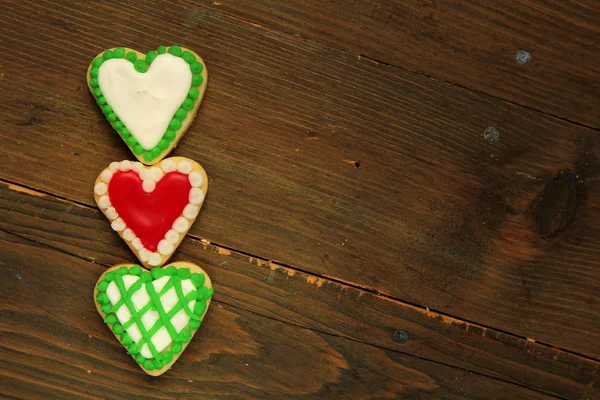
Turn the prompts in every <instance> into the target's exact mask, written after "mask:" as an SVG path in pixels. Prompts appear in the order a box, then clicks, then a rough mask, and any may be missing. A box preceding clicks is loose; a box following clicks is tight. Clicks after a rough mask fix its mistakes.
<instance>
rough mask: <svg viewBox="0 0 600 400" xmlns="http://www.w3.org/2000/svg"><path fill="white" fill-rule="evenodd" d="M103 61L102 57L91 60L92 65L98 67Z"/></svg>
mask: <svg viewBox="0 0 600 400" xmlns="http://www.w3.org/2000/svg"><path fill="white" fill-rule="evenodd" d="M103 62H104V58H102V57H98V58H96V59H95V60H94V61H92V67H96V68H98V67H100V66H101V65H102V63H103Z"/></svg>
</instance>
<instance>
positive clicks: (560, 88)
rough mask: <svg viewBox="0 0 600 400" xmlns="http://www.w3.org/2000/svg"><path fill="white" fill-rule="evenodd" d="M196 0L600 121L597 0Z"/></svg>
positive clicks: (519, 100)
mask: <svg viewBox="0 0 600 400" xmlns="http://www.w3.org/2000/svg"><path fill="white" fill-rule="evenodd" d="M190 1H191V2H192V3H195V4H198V5H201V6H203V7H207V8H209V9H212V10H216V11H219V12H223V13H226V14H229V15H233V16H235V17H238V18H243V19H244V20H248V21H252V22H253V23H256V24H260V25H263V26H265V27H268V28H275V29H278V30H281V31H284V32H287V33H290V34H293V35H297V36H301V37H303V38H308V39H311V40H316V41H319V42H323V43H326V44H328V45H330V46H334V47H336V48H340V49H344V50H345V51H348V52H351V53H354V54H359V55H361V56H366V57H370V58H372V59H376V60H378V61H380V62H385V63H389V64H393V65H397V66H399V67H402V68H404V69H408V70H411V71H415V72H418V73H420V74H424V75H427V76H430V77H432V78H435V79H441V80H444V81H446V82H450V83H454V84H458V85H461V86H464V87H467V88H470V89H473V90H477V91H480V92H484V93H488V94H491V95H493V96H496V97H500V98H503V99H507V100H509V101H511V102H514V103H517V104H522V105H525V106H527V107H531V108H534V109H537V110H541V111H544V112H547V113H550V114H553V115H558V116H560V117H562V118H567V119H570V120H573V121H578V122H580V123H583V124H588V125H589V126H594V127H596V128H598V127H600V109H599V108H598V107H597V105H598V104H599V103H600V83H599V81H598V76H599V75H600V41H599V39H598V38H600V22H599V21H600V7H598V2H597V0H584V1H577V2H568V3H566V2H564V1H560V0H553V1H537V0H527V1H503V2H497V1H480V0H475V1H473V0H471V1H457V0H428V1H420V0H409V1H406V0H386V1H378V2H376V3H375V2H372V1H369V0H333V1H326V2H324V1H320V0H292V1H279V0H258V1H213V0H190ZM519 50H527V51H529V53H530V55H531V61H530V62H529V64H527V65H525V66H523V65H519V64H518V63H517V62H516V53H517V52H518V51H519Z"/></svg>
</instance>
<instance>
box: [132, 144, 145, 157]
mask: <svg viewBox="0 0 600 400" xmlns="http://www.w3.org/2000/svg"><path fill="white" fill-rule="evenodd" d="M142 153H144V148H143V147H142V146H140V145H139V144H138V145H136V146H133V154H136V155H138V156H139V155H140V154H142Z"/></svg>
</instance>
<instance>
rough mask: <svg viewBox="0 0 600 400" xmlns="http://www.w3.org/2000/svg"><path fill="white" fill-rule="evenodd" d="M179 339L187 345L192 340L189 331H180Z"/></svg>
mask: <svg viewBox="0 0 600 400" xmlns="http://www.w3.org/2000/svg"><path fill="white" fill-rule="evenodd" d="M179 337H180V338H181V341H182V342H183V343H187V342H189V341H190V340H192V332H190V330H189V329H182V330H181V332H179Z"/></svg>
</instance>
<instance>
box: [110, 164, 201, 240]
mask: <svg viewBox="0 0 600 400" xmlns="http://www.w3.org/2000/svg"><path fill="white" fill-rule="evenodd" d="M191 189H192V185H190V181H189V179H188V176H187V175H185V174H182V173H180V172H169V173H168V174H165V175H164V176H163V177H162V179H161V180H160V181H158V183H156V188H155V189H154V191H152V192H151V193H147V192H146V191H144V189H143V188H142V179H141V178H140V176H139V175H138V173H137V172H135V171H125V172H123V171H117V172H115V173H114V175H113V176H112V178H111V180H110V183H109V185H108V197H109V199H110V202H111V203H112V206H113V207H114V208H115V210H116V211H117V213H118V214H119V217H121V218H122V219H123V221H125V224H126V225H127V227H128V228H129V229H131V230H132V231H133V233H135V235H136V236H137V237H139V238H140V240H141V242H142V244H143V245H144V247H145V248H147V249H148V250H150V251H156V248H157V246H158V242H160V241H161V240H162V239H164V237H165V234H166V233H167V231H168V230H169V229H171V227H172V226H173V222H175V220H176V219H177V218H178V217H179V216H180V215H181V213H182V212H183V209H184V208H185V206H186V205H187V204H188V202H189V195H190V190H191Z"/></svg>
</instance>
